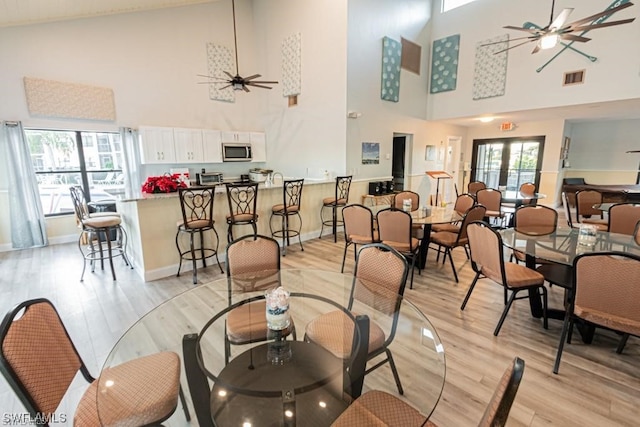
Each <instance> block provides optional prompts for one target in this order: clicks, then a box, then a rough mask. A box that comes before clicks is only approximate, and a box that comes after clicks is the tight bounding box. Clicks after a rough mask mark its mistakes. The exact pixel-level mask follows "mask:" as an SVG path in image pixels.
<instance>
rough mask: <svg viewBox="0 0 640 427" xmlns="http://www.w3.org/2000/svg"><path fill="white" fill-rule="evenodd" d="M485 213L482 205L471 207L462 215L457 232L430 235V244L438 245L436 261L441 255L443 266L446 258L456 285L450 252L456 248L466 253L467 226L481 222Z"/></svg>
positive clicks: (456, 276) (456, 274) (455, 274)
mask: <svg viewBox="0 0 640 427" xmlns="http://www.w3.org/2000/svg"><path fill="white" fill-rule="evenodd" d="M486 211H487V210H486V208H485V207H484V206H482V205H475V206H472V207H471V208H470V209H469V210H468V211H467V213H466V214H465V215H464V218H462V223H461V224H460V229H459V230H458V231H457V232H452V231H439V232H436V233H432V234H431V243H434V244H436V245H438V247H437V249H436V250H437V251H438V257H437V258H436V261H438V260H439V259H440V254H441V253H442V263H443V264H444V263H445V262H446V259H447V257H448V258H449V263H450V264H451V269H452V270H453V277H454V278H455V280H456V283H458V272H457V271H456V266H455V264H454V263H453V256H452V255H451V251H453V250H454V249H455V248H458V247H463V248H465V251H466V246H467V244H468V243H469V239H468V238H467V226H468V225H469V224H470V223H471V222H473V221H480V220H482V218H484V217H485V215H486Z"/></svg>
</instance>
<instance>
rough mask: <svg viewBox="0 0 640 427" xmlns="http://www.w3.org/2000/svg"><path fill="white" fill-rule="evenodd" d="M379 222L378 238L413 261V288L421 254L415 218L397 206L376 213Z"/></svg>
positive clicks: (411, 284) (411, 285)
mask: <svg viewBox="0 0 640 427" xmlns="http://www.w3.org/2000/svg"><path fill="white" fill-rule="evenodd" d="M376 222H377V223H378V240H380V242H382V243H384V244H385V245H388V246H390V247H392V248H393V249H395V250H396V251H398V252H399V253H401V254H402V255H403V256H404V257H405V258H406V259H407V260H410V261H411V279H410V282H409V289H413V270H414V267H415V266H416V265H418V274H421V270H420V266H419V264H416V260H417V259H418V257H419V256H420V241H419V240H418V238H416V237H413V220H412V218H411V215H410V214H409V213H408V212H405V211H403V210H400V209H396V208H387V209H382V210H381V211H379V212H378V213H377V214H376Z"/></svg>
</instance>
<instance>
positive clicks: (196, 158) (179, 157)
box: [173, 128, 204, 164]
mask: <svg viewBox="0 0 640 427" xmlns="http://www.w3.org/2000/svg"><path fill="white" fill-rule="evenodd" d="M173 141H174V143H175V150H176V163H180V164H182V163H202V162H203V161H204V154H203V147H202V129H184V128H173Z"/></svg>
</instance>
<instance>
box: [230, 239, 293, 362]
mask: <svg viewBox="0 0 640 427" xmlns="http://www.w3.org/2000/svg"><path fill="white" fill-rule="evenodd" d="M227 283H228V287H229V289H228V291H229V305H231V304H233V303H234V302H237V301H234V297H236V296H241V297H242V296H243V295H246V294H247V293H252V292H254V293H255V292H258V291H260V292H263V291H265V290H267V289H271V288H275V287H278V286H279V285H280V245H279V244H278V241H277V240H275V239H273V238H271V237H267V236H262V235H259V234H258V235H255V236H253V235H247V236H243V237H240V238H239V239H236V240H234V241H233V242H231V243H229V245H228V246H227ZM265 312H266V306H265V300H258V301H255V302H251V303H248V304H244V305H241V306H238V307H237V308H234V309H233V310H231V311H230V312H229V314H228V315H227V320H226V333H225V346H224V347H225V364H226V363H228V362H229V358H230V357H231V345H244V344H250V343H254V342H261V341H266V340H267V339H268V338H269V328H268V327H267V319H266V316H265ZM289 334H293V336H294V339H295V326H294V325H293V324H291V326H289V327H288V328H287V329H285V330H284V331H283V335H285V336H286V335H289Z"/></svg>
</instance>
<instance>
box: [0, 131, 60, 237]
mask: <svg viewBox="0 0 640 427" xmlns="http://www.w3.org/2000/svg"><path fill="white" fill-rule="evenodd" d="M0 153H4V155H2V156H0V159H2V160H3V161H4V162H5V164H4V165H2V167H3V168H4V169H5V170H6V171H7V178H8V182H7V187H8V193H9V218H10V221H11V243H12V246H13V248H15V249H23V248H31V247H35V246H46V245H47V244H48V243H49V242H48V240H47V230H46V223H45V219H44V212H43V210H42V202H41V201H40V194H39V192H38V182H37V180H36V174H35V171H34V169H33V164H32V163H31V154H30V152H29V145H28V144H27V138H26V137H25V135H24V130H23V129H22V123H20V122H3V123H2V132H1V133H0Z"/></svg>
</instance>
